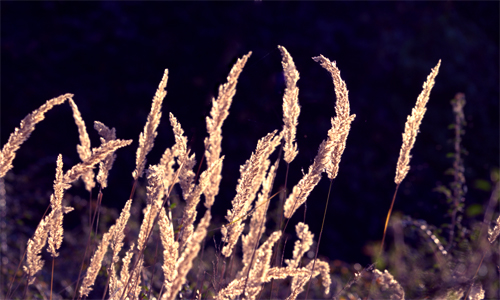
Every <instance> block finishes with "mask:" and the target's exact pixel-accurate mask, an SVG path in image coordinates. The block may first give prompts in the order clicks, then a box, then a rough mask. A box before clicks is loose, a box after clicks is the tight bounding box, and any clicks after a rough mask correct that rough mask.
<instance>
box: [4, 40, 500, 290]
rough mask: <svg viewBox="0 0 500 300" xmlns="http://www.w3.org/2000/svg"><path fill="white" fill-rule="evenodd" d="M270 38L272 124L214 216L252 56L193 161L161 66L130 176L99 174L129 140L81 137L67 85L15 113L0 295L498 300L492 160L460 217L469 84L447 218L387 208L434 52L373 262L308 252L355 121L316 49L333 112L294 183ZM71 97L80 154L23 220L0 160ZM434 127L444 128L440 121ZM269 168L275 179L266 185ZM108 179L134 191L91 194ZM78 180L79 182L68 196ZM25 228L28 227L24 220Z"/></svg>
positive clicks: (287, 65)
mask: <svg viewBox="0 0 500 300" xmlns="http://www.w3.org/2000/svg"><path fill="white" fill-rule="evenodd" d="M279 49H280V52H281V54H282V66H283V73H284V78H285V83H286V88H285V91H284V93H283V117H282V118H283V125H282V127H281V128H276V130H275V131H273V132H270V133H269V134H267V135H266V136H264V137H262V138H261V139H260V140H259V141H252V143H254V144H255V150H254V152H253V153H252V155H251V156H250V157H249V158H248V160H247V161H246V163H245V164H244V165H242V166H241V167H240V177H239V180H238V183H237V186H236V187H235V191H234V194H235V196H234V198H233V199H232V201H231V206H232V208H231V210H230V211H228V212H227V215H226V216H212V206H213V205H214V204H216V203H217V195H218V194H219V192H220V191H219V187H220V185H221V180H223V176H224V159H225V157H226V156H230V155H231V154H232V153H225V152H224V150H223V149H222V147H221V144H222V139H223V137H224V134H223V132H224V126H223V124H224V121H225V119H226V118H227V116H228V114H229V113H230V106H231V104H232V99H233V96H234V95H235V93H236V86H237V83H238V78H239V76H240V73H241V72H244V67H245V64H246V63H247V60H249V59H251V52H250V53H248V54H247V55H245V56H243V57H241V58H240V59H239V60H238V61H237V62H236V63H235V64H234V66H233V68H232V69H231V71H230V73H229V75H228V77H227V82H226V83H224V84H222V85H221V86H220V88H219V91H218V95H217V98H214V99H213V102H212V109H211V111H210V115H209V116H207V118H206V128H207V133H206V135H205V136H206V137H205V139H204V145H205V148H204V151H203V155H202V157H195V154H194V151H193V149H191V148H190V143H189V140H190V138H191V137H190V136H189V135H187V134H185V132H184V130H183V129H182V126H181V124H180V123H179V122H178V120H177V119H176V118H175V116H174V115H173V114H171V113H169V114H167V113H162V102H163V99H164V97H165V95H166V89H167V90H168V88H167V86H168V80H169V74H168V70H165V73H164V75H163V78H162V79H161V81H160V84H159V86H158V89H157V91H156V93H155V95H154V97H153V101H152V105H151V111H150V113H149V115H148V117H147V120H146V124H145V126H144V130H143V132H142V133H141V135H140V136H139V138H138V143H139V146H138V148H137V151H136V166H135V170H130V175H131V177H132V178H133V180H134V181H133V182H134V183H133V185H132V186H127V184H123V185H122V186H109V187H108V184H107V181H108V174H109V176H113V175H112V174H113V170H114V169H113V162H114V160H115V158H116V157H117V156H119V155H120V148H122V147H127V146H128V147H131V146H130V144H131V143H132V140H122V139H119V137H120V128H117V129H116V130H115V128H112V129H110V128H108V127H107V126H106V125H105V124H102V123H100V122H97V121H96V122H95V123H94V124H93V125H92V127H94V129H95V130H96V131H97V133H98V134H99V136H100V141H101V144H100V145H99V146H96V145H93V146H91V144H90V138H89V135H93V134H95V133H94V132H92V131H91V130H87V127H88V126H90V124H91V123H88V122H85V121H84V120H83V119H82V116H81V114H80V112H79V110H78V107H77V103H76V101H73V96H74V95H72V94H64V95H61V96H59V97H56V98H53V99H51V100H48V101H47V102H46V103H45V104H44V105H42V106H41V107H40V108H38V109H37V110H35V111H33V112H32V113H31V114H29V115H28V116H26V118H25V119H23V120H22V121H21V125H20V126H19V127H18V128H16V130H15V131H14V133H12V135H11V136H10V138H9V140H8V142H7V143H6V144H5V145H3V146H2V147H3V148H2V152H1V157H0V159H1V160H0V177H1V182H0V184H1V185H0V197H1V199H0V201H2V204H1V205H0V206H2V211H1V213H2V217H3V218H5V220H6V222H5V223H4V225H3V227H4V228H2V229H3V234H4V235H6V239H3V240H4V241H6V242H5V243H2V245H1V247H2V274H1V275H2V277H3V278H4V280H3V283H2V290H1V291H0V293H1V294H0V298H2V299H75V298H78V299H79V298H87V299H101V298H110V299H126V298H128V299H180V298H182V299H184V298H187V299H247V298H249V299H285V298H286V299H296V298H298V299H332V298H335V299H405V298H406V299H483V298H484V297H488V298H492V299H494V298H496V297H498V296H499V294H498V293H499V289H500V286H499V283H498V280H497V279H498V274H499V253H498V234H499V232H500V224H499V221H500V217H499V214H498V202H499V194H500V187H499V174H498V171H494V172H492V174H491V181H490V182H484V185H486V186H487V188H486V189H489V190H490V192H491V197H490V198H489V199H485V200H484V203H485V205H484V207H485V209H484V213H483V214H484V216H483V222H482V223H480V222H479V223H472V224H471V223H467V224H468V225H467V226H464V225H463V224H462V223H463V222H462V221H463V218H464V216H465V214H464V207H465V204H464V201H465V199H466V198H465V197H466V189H465V178H464V165H463V149H462V147H461V139H462V136H463V134H464V130H463V126H464V124H465V118H464V112H463V107H464V105H465V95H463V94H460V93H459V94H457V95H456V96H455V98H454V99H453V100H452V107H451V108H450V114H453V115H454V117H455V123H454V124H453V126H451V129H453V135H454V151H453V154H452V155H451V158H452V160H453V164H452V165H451V166H450V170H449V174H450V175H451V176H452V178H453V179H452V181H451V183H450V184H449V185H438V186H437V187H436V190H437V191H439V192H441V193H442V194H443V195H444V196H445V197H446V199H447V201H448V205H449V211H448V212H443V214H445V213H447V216H448V218H449V223H448V224H443V225H439V224H437V225H435V224H429V223H427V222H426V221H424V220H423V219H418V220H417V219H412V218H411V217H409V216H405V215H401V214H394V215H393V213H392V210H393V205H394V203H395V202H396V201H398V188H399V185H400V183H401V182H403V181H404V179H405V177H406V175H407V174H408V173H409V172H410V173H411V172H412V170H411V155H412V154H414V155H418V154H417V153H413V152H412V149H413V146H414V144H415V143H418V136H417V135H418V133H419V129H420V124H421V122H422V120H423V119H424V114H425V112H426V110H427V108H426V104H427V101H429V99H431V101H432V96H431V90H432V87H433V86H434V82H435V80H436V81H438V80H439V76H438V72H439V68H440V66H441V61H439V62H438V63H437V65H436V66H435V67H434V68H433V69H432V70H431V72H430V74H429V76H428V77H427V80H425V82H424V84H423V89H422V92H421V93H420V95H419V96H418V98H417V100H416V104H415V107H414V108H413V110H412V111H409V112H408V118H407V121H406V123H405V127H404V128H405V130H404V132H403V136H402V137H403V138H402V145H401V149H400V153H399V158H398V161H397V165H395V166H394V171H395V177H394V182H395V191H394V196H393V198H392V202H391V205H390V207H387V211H388V212H387V218H386V219H385V220H383V222H382V223H385V227H383V228H380V232H381V236H380V240H379V241H378V242H376V243H373V244H371V245H369V246H367V247H368V248H370V249H371V251H370V253H372V257H373V259H372V264H369V265H365V266H362V265H360V264H352V265H351V264H348V263H345V262H342V261H339V260H337V259H336V258H335V257H319V256H318V251H317V249H319V246H320V244H321V243H327V241H322V234H323V225H322V226H321V229H320V231H318V232H311V231H310V229H309V226H308V225H307V224H306V221H305V217H304V220H302V222H300V221H297V222H296V221H295V220H296V219H297V216H298V215H299V214H301V213H302V209H303V208H304V207H305V205H306V203H307V202H306V201H308V197H309V195H310V193H311V192H312V190H313V189H314V188H315V187H316V185H317V184H318V183H319V182H320V180H322V177H328V179H329V180H330V187H331V186H332V185H335V178H336V177H337V174H338V173H339V172H342V167H341V166H342V163H341V157H342V154H343V153H344V151H349V147H348V145H347V146H346V141H347V140H348V135H349V133H350V128H351V123H352V122H356V119H355V115H354V114H351V113H350V103H349V97H348V89H347V86H346V83H345V82H344V80H342V78H341V76H340V70H339V69H338V68H337V65H336V63H335V62H331V61H330V60H329V59H328V58H326V57H324V56H322V55H320V56H317V57H314V58H313V59H314V61H316V62H318V63H319V65H320V66H321V67H323V68H324V69H326V71H328V73H329V74H330V75H331V77H332V80H333V85H334V87H335V96H336V99H332V101H334V100H335V101H336V105H335V115H333V116H331V117H332V118H331V129H330V130H329V131H328V134H327V136H326V137H325V138H324V140H323V142H322V143H321V144H319V145H317V148H318V151H317V154H316V156H315V157H311V158H310V159H311V164H310V166H309V168H308V169H307V170H303V175H302V179H300V180H299V181H298V182H289V181H288V174H289V166H290V165H291V164H293V160H294V158H295V157H296V155H298V153H300V152H298V148H300V145H297V141H296V130H297V126H300V125H299V124H298V121H297V120H298V117H299V115H300V110H301V106H300V95H299V89H298V87H297V81H298V80H299V71H300V70H297V68H296V66H295V64H294V62H293V59H292V56H291V55H290V54H289V53H288V51H287V50H286V49H285V48H284V47H281V46H279ZM444 63H445V62H443V64H444ZM318 67H319V66H318ZM328 73H327V72H325V73H324V74H325V76H327V75H328ZM422 80H424V78H422ZM66 104H69V105H70V107H71V109H72V112H73V118H74V120H75V123H76V125H77V127H78V136H79V140H80V144H79V145H78V146H77V150H78V154H79V156H80V159H81V162H80V163H77V164H75V165H72V166H67V165H65V164H64V157H62V155H59V156H58V158H57V161H55V162H54V163H55V164H53V165H54V168H55V176H54V178H55V179H53V180H54V184H53V186H54V189H53V193H52V195H51V196H50V198H49V199H47V198H44V195H40V200H41V203H49V202H50V204H49V205H48V206H47V207H46V210H45V213H44V214H43V216H42V218H41V219H38V220H34V219H33V218H30V217H29V216H26V213H28V214H29V213H30V209H25V208H24V207H23V206H22V205H19V203H17V204H16V203H13V202H15V201H14V200H15V199H18V196H16V193H22V185H23V180H28V179H26V178H16V177H14V176H13V175H12V173H10V172H9V171H10V170H11V169H12V167H13V166H15V165H16V161H17V160H22V157H16V151H17V150H18V148H19V147H22V143H24V142H25V141H26V140H27V139H28V138H29V136H30V135H31V134H32V132H33V131H34V130H35V125H36V124H37V123H39V122H41V121H43V119H44V118H45V113H46V112H48V111H49V110H50V109H52V107H54V106H56V105H66ZM162 114H163V116H164V119H165V117H166V116H168V119H169V122H170V125H171V128H172V131H173V134H174V136H175V144H174V145H172V147H170V148H167V149H165V150H164V151H163V155H162V157H161V159H160V160H159V161H149V160H147V155H148V153H149V152H150V151H151V150H152V148H153V146H154V142H155V138H156V136H157V134H158V128H159V124H160V120H161V117H162ZM47 118H50V115H47ZM424 122H425V121H424ZM61 126H64V124H61ZM436 130H443V131H446V128H443V129H436ZM75 135H76V132H75ZM61 143H64V141H61ZM397 156H398V154H397V153H394V157H397ZM323 173H326V176H324V175H323ZM278 174H281V175H279V176H278ZM277 178H279V179H280V180H281V179H282V178H284V180H283V181H282V182H277ZM45 180H46V179H45ZM50 180H52V179H50ZM323 180H326V179H323ZM384 180H385V181H391V180H393V179H391V178H385V179H384ZM117 188H118V189H127V190H130V197H129V199H130V200H128V201H127V202H126V204H125V206H124V207H123V208H122V209H121V210H118V211H117V210H115V209H112V208H109V207H106V206H105V205H102V200H103V198H105V197H106V192H107V191H108V189H117ZM73 190H78V191H77V192H74V193H73V192H72V191H73ZM83 190H86V192H82V191H83ZM329 200H330V193H328V194H326V195H324V198H323V199H315V201H324V203H325V204H324V205H325V206H324V207H325V208H324V211H322V212H320V213H318V214H317V219H318V220H322V222H321V224H324V223H325V219H326V218H328V203H329ZM44 209H45V208H44ZM294 215H295V218H292V216H294ZM19 216H23V218H19ZM300 218H301V217H300ZM300 218H299V219H300ZM29 222H33V224H29ZM63 224H65V226H64V229H63ZM67 224H68V226H67ZM33 225H35V226H36V230H35V231H34V232H33V231H32V230H31V229H30V228H31V226H33ZM66 227H68V228H66ZM240 237H241V239H240Z"/></svg>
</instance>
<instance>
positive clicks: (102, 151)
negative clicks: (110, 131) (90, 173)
mask: <svg viewBox="0 0 500 300" xmlns="http://www.w3.org/2000/svg"><path fill="white" fill-rule="evenodd" d="M131 143H132V140H113V141H109V142H106V143H104V144H102V145H101V146H99V147H98V148H94V149H92V155H91V156H90V157H89V158H88V159H87V160H86V161H84V162H81V163H79V164H77V165H75V166H73V167H72V168H71V169H70V170H68V171H67V172H66V174H64V182H65V183H72V182H73V181H76V180H78V178H80V176H82V175H83V174H85V173H86V172H87V170H91V169H93V168H94V166H95V165H96V164H97V163H99V162H101V161H102V160H104V159H106V157H107V156H108V155H109V154H111V153H113V152H115V151H116V150H117V149H118V148H121V147H125V146H128V145H130V144H131Z"/></svg>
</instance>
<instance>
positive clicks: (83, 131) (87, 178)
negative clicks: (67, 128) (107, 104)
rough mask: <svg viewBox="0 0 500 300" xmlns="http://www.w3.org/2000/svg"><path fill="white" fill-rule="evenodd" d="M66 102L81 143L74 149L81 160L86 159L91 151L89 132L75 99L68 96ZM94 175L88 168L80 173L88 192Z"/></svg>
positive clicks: (91, 186) (92, 185)
mask: <svg viewBox="0 0 500 300" xmlns="http://www.w3.org/2000/svg"><path fill="white" fill-rule="evenodd" d="M68 102H69V106H71V109H72V110H73V118H74V119H75V124H76V126H77V127H78V134H79V138H80V143H81V145H76V151H77V152H78V155H79V156H80V159H81V160H82V161H86V160H87V159H88V158H89V157H90V156H91V155H92V151H91V150H90V138H89V134H88V133H87V128H86V127H85V122H84V121H83V119H82V115H81V114H80V111H79V110H78V106H76V103H75V101H73V99H71V98H70V99H69V100H68ZM94 176H95V174H94V171H93V170H90V169H89V170H87V172H85V174H83V175H82V180H83V182H84V183H85V189H86V190H87V191H89V192H90V191H91V190H92V189H93V188H94V186H95V181H94Z"/></svg>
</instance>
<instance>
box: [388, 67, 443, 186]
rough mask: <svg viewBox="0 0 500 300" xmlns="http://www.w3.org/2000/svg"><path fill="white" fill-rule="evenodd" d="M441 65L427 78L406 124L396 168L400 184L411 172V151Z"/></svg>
mask: <svg viewBox="0 0 500 300" xmlns="http://www.w3.org/2000/svg"><path fill="white" fill-rule="evenodd" d="M440 65H441V60H439V62H438V64H437V65H436V67H434V69H432V71H431V73H430V74H429V76H427V81H426V82H424V85H423V90H422V92H421V93H420V95H419V96H418V98H417V103H416V104H415V107H414V108H413V109H412V112H411V115H409V116H408V120H407V121H406V123H405V132H404V133H403V144H402V145H401V149H400V151H399V158H398V163H397V167H396V177H395V178H394V182H395V183H396V184H400V183H401V181H403V179H404V178H405V177H406V174H408V171H409V170H410V166H409V164H410V158H411V156H410V151H411V149H412V148H413V145H414V144H415V140H416V137H417V134H418V131H419V127H420V123H421V122H422V119H423V118H424V114H425V111H426V110H427V108H426V107H425V106H426V105H427V101H429V96H430V93H431V90H432V87H433V86H434V79H435V78H436V76H437V74H438V72H439V66H440Z"/></svg>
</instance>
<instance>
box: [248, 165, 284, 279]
mask: <svg viewBox="0 0 500 300" xmlns="http://www.w3.org/2000/svg"><path fill="white" fill-rule="evenodd" d="M278 165H279V160H276V162H275V163H274V165H272V166H271V168H270V169H269V172H268V174H267V177H266V179H265V180H264V181H263V182H262V190H261V191H260V193H259V197H258V200H257V202H256V203H255V209H254V211H253V213H252V218H251V219H250V229H249V231H248V234H247V235H244V236H242V237H241V242H242V248H243V261H242V263H243V265H244V268H243V270H242V272H243V273H244V272H245V271H247V269H248V266H249V264H250V263H251V258H252V255H253V253H254V251H255V249H256V248H257V246H258V244H259V241H260V238H261V237H262V234H263V233H264V232H265V229H266V226H265V222H266V214H267V209H268V207H269V200H270V199H269V197H270V194H271V190H272V188H273V183H274V178H275V177H276V171H277V169H278Z"/></svg>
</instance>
